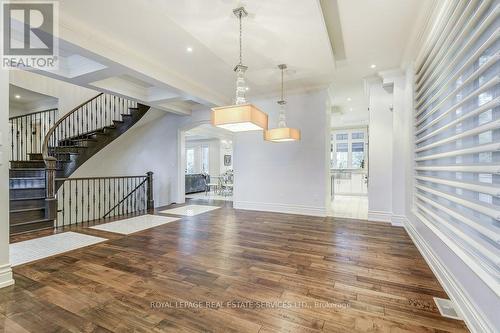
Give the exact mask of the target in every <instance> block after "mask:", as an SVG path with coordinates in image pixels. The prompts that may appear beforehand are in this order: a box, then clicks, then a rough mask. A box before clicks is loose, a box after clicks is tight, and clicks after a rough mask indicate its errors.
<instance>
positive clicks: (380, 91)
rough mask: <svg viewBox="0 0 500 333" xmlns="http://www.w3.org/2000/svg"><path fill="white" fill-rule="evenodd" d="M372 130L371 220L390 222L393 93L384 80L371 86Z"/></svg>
mask: <svg viewBox="0 0 500 333" xmlns="http://www.w3.org/2000/svg"><path fill="white" fill-rule="evenodd" d="M369 89H370V91H369V105H370V127H369V140H368V142H369V145H368V154H369V155H368V159H369V161H370V162H369V164H368V168H369V170H368V173H369V174H368V218H369V219H370V220H375V221H386V222H389V221H390V220H391V216H392V174H393V173H392V172H393V164H392V156H393V151H392V146H393V124H392V118H393V113H392V111H391V110H390V106H391V105H392V94H389V93H388V92H387V91H386V90H385V89H384V88H383V87H382V81H381V80H380V81H378V80H377V81H374V82H371V83H370V86H369Z"/></svg>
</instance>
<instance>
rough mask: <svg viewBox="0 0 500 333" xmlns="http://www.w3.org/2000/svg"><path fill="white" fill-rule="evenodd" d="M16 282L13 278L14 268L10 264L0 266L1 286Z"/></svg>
mask: <svg viewBox="0 0 500 333" xmlns="http://www.w3.org/2000/svg"><path fill="white" fill-rule="evenodd" d="M13 284H14V279H13V278H12V268H11V267H10V264H6V265H2V266H0V288H3V287H8V286H11V285H13Z"/></svg>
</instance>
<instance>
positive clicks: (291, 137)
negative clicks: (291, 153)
mask: <svg viewBox="0 0 500 333" xmlns="http://www.w3.org/2000/svg"><path fill="white" fill-rule="evenodd" d="M278 68H279V69H280V70H281V100H279V101H278V104H279V106H280V117H279V122H278V127H277V128H273V129H270V130H267V131H265V132H264V140H266V141H271V142H287V141H298V140H300V130H299V129H297V128H290V127H287V126H286V113H285V105H286V101H285V98H284V93H283V90H284V89H283V72H284V71H285V69H286V65H285V64H281V65H278Z"/></svg>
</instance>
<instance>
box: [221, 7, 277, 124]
mask: <svg viewBox="0 0 500 333" xmlns="http://www.w3.org/2000/svg"><path fill="white" fill-rule="evenodd" d="M233 13H234V15H236V17H237V18H238V20H239V23H240V61H239V63H238V65H236V67H234V71H235V72H236V100H235V103H234V105H229V106H222V107H217V108H213V109H212V116H211V118H212V125H214V126H217V127H220V128H223V129H226V130H229V131H231V132H246V131H256V130H267V122H268V116H267V114H266V113H264V112H262V111H261V110H260V109H259V108H257V107H256V106H255V105H253V104H250V103H247V100H246V97H245V92H246V91H247V90H248V89H247V86H246V83H245V72H246V70H247V68H248V67H247V66H245V65H243V55H242V54H243V52H242V23H241V21H242V18H243V17H245V16H247V15H248V12H247V11H246V10H245V8H244V7H239V8H236V9H234V10H233Z"/></svg>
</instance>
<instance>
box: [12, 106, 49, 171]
mask: <svg viewBox="0 0 500 333" xmlns="http://www.w3.org/2000/svg"><path fill="white" fill-rule="evenodd" d="M57 115H58V109H57V108H55V109H48V110H43V111H37V112H32V113H27V114H23V115H19V116H15V117H10V118H9V126H10V128H9V130H10V145H11V146H10V148H11V149H10V156H9V157H10V159H9V160H10V161H27V160H29V159H30V154H41V153H42V147H43V142H44V138H45V135H46V134H47V133H48V132H49V130H50V129H51V128H52V126H54V124H55V122H56V120H57Z"/></svg>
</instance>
